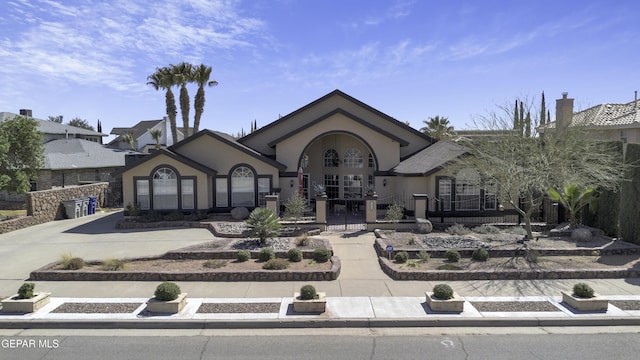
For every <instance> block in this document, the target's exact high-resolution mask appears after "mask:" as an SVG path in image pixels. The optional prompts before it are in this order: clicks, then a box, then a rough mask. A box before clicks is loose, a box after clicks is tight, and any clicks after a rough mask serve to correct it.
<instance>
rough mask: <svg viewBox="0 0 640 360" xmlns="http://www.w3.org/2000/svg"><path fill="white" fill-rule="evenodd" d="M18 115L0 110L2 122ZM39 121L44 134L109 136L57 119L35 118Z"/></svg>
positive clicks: (39, 128) (39, 127)
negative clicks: (62, 122) (66, 123)
mask: <svg viewBox="0 0 640 360" xmlns="http://www.w3.org/2000/svg"><path fill="white" fill-rule="evenodd" d="M16 116H21V115H19V114H14V113H11V112H0V122H2V121H5V120H8V119H12V118H14V117H16ZM33 119H34V120H36V121H37V122H38V130H39V131H40V132H41V133H43V134H58V135H60V134H67V133H68V134H69V135H75V134H79V135H92V136H107V134H103V133H99V132H97V131H93V130H87V129H83V128H79V127H75V126H70V125H65V124H59V123H57V122H55V121H49V120H41V119H36V118H33Z"/></svg>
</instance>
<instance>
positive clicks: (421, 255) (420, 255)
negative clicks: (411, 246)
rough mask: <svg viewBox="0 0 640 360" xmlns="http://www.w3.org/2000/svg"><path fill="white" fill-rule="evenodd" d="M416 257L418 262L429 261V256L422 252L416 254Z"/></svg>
mask: <svg viewBox="0 0 640 360" xmlns="http://www.w3.org/2000/svg"><path fill="white" fill-rule="evenodd" d="M418 257H419V258H420V260H422V262H427V261H429V259H431V254H429V253H428V252H426V251H424V250H423V251H420V252H419V253H418Z"/></svg>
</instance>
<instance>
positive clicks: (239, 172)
mask: <svg viewBox="0 0 640 360" xmlns="http://www.w3.org/2000/svg"><path fill="white" fill-rule="evenodd" d="M231 206H247V207H254V206H256V196H255V181H254V174H253V171H252V170H251V169H249V168H248V167H246V166H240V167H238V168H236V169H235V170H233V173H231Z"/></svg>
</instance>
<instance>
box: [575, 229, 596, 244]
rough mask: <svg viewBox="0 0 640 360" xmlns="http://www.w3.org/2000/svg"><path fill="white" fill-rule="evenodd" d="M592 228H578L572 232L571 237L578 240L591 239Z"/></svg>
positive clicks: (585, 240)
mask: <svg viewBox="0 0 640 360" xmlns="http://www.w3.org/2000/svg"><path fill="white" fill-rule="evenodd" d="M591 238H592V235H591V230H589V229H585V228H578V229H575V230H573V231H572V232H571V239H572V240H574V241H576V242H587V241H591Z"/></svg>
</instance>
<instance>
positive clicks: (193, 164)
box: [112, 149, 218, 176]
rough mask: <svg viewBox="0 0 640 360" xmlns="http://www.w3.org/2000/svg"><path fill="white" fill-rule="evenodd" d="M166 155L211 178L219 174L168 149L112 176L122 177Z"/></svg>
mask: <svg viewBox="0 0 640 360" xmlns="http://www.w3.org/2000/svg"><path fill="white" fill-rule="evenodd" d="M162 155H165V156H167V157H169V158H171V159H173V160H175V161H177V162H180V163H183V164H185V165H187V166H190V167H192V168H194V169H196V170H200V171H202V172H203V173H205V174H208V175H211V176H215V175H216V174H217V173H218V172H217V171H216V170H215V169H212V168H210V167H208V166H206V165H203V164H201V163H199V162H197V161H194V160H191V159H189V158H187V157H186V156H182V155H180V154H178V153H175V152H173V151H170V150H168V149H158V150H156V151H154V152H152V153H150V154H149V155H145V156H143V157H141V158H139V159H136V160H135V161H133V162H131V163H130V164H128V165H127V166H125V167H122V168H120V169H119V170H118V171H116V172H115V173H114V174H112V175H113V176H115V175H121V174H122V173H124V172H126V171H128V170H130V169H133V168H135V167H137V166H138V165H140V164H142V163H145V162H147V161H150V160H152V159H155V158H156V157H158V156H162Z"/></svg>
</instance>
